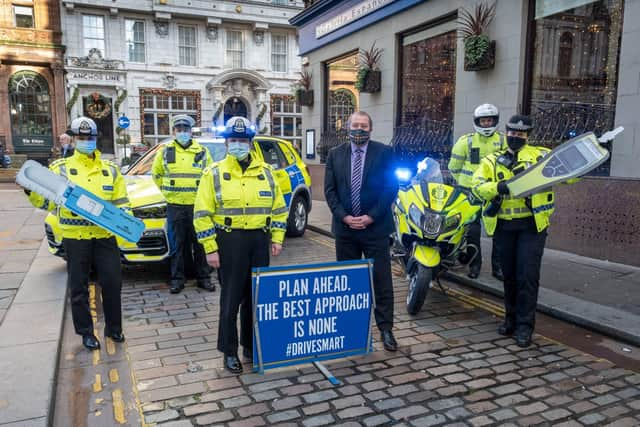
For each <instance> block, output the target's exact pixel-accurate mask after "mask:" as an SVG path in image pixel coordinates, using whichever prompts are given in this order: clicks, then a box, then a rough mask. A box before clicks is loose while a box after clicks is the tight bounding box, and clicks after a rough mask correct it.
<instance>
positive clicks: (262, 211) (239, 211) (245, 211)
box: [194, 208, 271, 217]
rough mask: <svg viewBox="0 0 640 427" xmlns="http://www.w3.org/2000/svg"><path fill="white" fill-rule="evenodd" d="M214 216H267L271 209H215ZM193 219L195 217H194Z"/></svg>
mask: <svg viewBox="0 0 640 427" xmlns="http://www.w3.org/2000/svg"><path fill="white" fill-rule="evenodd" d="M215 214H216V215H225V216H240V215H269V214H271V208H227V209H216V213H215ZM194 217H195V215H194Z"/></svg>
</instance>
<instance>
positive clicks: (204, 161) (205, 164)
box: [202, 148, 207, 170]
mask: <svg viewBox="0 0 640 427" xmlns="http://www.w3.org/2000/svg"><path fill="white" fill-rule="evenodd" d="M202 152H203V153H204V158H203V159H202V170H204V168H206V167H207V149H206V148H204V149H203V150H202Z"/></svg>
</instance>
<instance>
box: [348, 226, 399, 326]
mask: <svg viewBox="0 0 640 427" xmlns="http://www.w3.org/2000/svg"><path fill="white" fill-rule="evenodd" d="M363 255H364V257H365V258H371V259H373V290H374V292H375V301H376V308H375V311H374V315H375V319H376V324H377V325H378V329H380V330H381V331H388V330H391V329H392V328H393V282H392V279H391V255H390V250H389V237H372V236H371V235H370V234H369V233H367V232H366V230H362V231H358V230H354V232H353V233H352V236H351V237H342V236H336V259H337V260H338V261H349V260H359V259H362V256H363Z"/></svg>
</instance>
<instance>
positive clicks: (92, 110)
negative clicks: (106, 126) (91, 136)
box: [87, 92, 111, 120]
mask: <svg viewBox="0 0 640 427" xmlns="http://www.w3.org/2000/svg"><path fill="white" fill-rule="evenodd" d="M87 114H88V115H89V117H91V118H92V119H96V120H100V119H104V118H105V117H107V116H108V115H109V114H111V104H110V103H108V102H107V100H106V98H105V97H104V96H102V95H101V94H99V93H98V92H94V93H92V94H91V95H90V96H89V101H88V103H87Z"/></svg>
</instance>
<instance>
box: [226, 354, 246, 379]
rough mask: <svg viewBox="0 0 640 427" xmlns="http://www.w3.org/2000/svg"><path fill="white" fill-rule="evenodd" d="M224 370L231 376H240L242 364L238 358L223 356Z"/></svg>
mask: <svg viewBox="0 0 640 427" xmlns="http://www.w3.org/2000/svg"><path fill="white" fill-rule="evenodd" d="M224 368H225V369H226V370H227V371H229V372H231V373H232V374H241V373H242V363H240V359H238V356H233V355H232V356H225V357H224Z"/></svg>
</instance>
